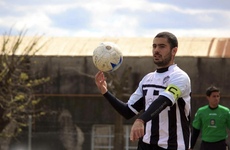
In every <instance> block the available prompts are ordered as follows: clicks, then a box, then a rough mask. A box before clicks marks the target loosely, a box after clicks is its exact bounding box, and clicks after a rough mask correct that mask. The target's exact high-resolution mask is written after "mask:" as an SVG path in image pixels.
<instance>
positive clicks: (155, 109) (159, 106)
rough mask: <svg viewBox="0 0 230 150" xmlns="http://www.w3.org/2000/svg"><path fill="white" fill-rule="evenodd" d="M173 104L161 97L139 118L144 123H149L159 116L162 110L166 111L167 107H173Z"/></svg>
mask: <svg viewBox="0 0 230 150" xmlns="http://www.w3.org/2000/svg"><path fill="white" fill-rule="evenodd" d="M171 105H172V102H171V101H170V100H169V99H168V98H167V97H165V96H159V97H158V98H157V99H156V100H155V101H154V102H152V104H151V105H150V106H149V108H148V109H147V110H146V111H145V112H144V113H143V114H142V115H141V116H140V117H139V118H140V119H142V120H143V121H144V122H148V121H149V120H151V119H153V118H154V117H155V116H157V115H158V114H159V113H160V112H161V111H162V110H164V109H165V108H166V107H167V106H171Z"/></svg>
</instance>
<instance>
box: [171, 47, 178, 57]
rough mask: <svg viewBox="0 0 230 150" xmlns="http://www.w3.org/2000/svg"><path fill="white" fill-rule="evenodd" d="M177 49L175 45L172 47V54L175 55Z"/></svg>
mask: <svg viewBox="0 0 230 150" xmlns="http://www.w3.org/2000/svg"><path fill="white" fill-rule="evenodd" d="M177 49H178V48H177V47H174V48H173V49H172V54H173V55H176V52H177Z"/></svg>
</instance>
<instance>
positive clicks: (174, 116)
mask: <svg viewBox="0 0 230 150" xmlns="http://www.w3.org/2000/svg"><path fill="white" fill-rule="evenodd" d="M159 95H162V96H165V97H167V98H168V99H170V100H171V101H172V106H167V107H166V108H165V109H164V110H163V111H161V112H160V114H159V115H158V116H156V117H154V119H152V120H150V121H148V122H147V123H146V124H145V135H144V136H143V139H142V140H143V142H145V143H147V144H157V145H158V146H159V147H162V148H165V149H173V150H185V149H188V147H189V141H190V128H189V124H190V109H191V106H190V100H191V83H190V78H189V76H188V75H187V73H185V72H184V71H183V70H181V69H180V68H179V67H178V66H177V65H176V64H174V65H171V66H170V67H169V68H167V69H166V70H164V71H161V72H160V71H159V70H156V71H155V72H151V73H149V74H147V75H146V76H144V78H143V79H142V80H141V81H140V83H139V86H138V88H137V89H136V91H135V92H134V93H133V94H132V95H131V96H130V99H129V101H128V106H129V108H130V109H131V110H132V111H133V112H134V113H135V114H139V113H140V112H141V111H142V110H143V111H145V110H147V109H148V107H149V106H150V105H151V103H152V102H153V101H155V100H156V99H157V98H158V96H159Z"/></svg>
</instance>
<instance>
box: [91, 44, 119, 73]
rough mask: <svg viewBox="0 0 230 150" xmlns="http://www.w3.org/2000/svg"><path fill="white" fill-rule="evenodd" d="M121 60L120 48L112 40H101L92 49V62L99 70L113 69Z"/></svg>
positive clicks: (107, 70)
mask: <svg viewBox="0 0 230 150" xmlns="http://www.w3.org/2000/svg"><path fill="white" fill-rule="evenodd" d="M122 61H123V55H122V53H121V50H120V48H119V47H118V45H117V44H115V43H113V42H103V43H101V44H100V45H99V46H98V47H97V48H96V49H95V50H94V51H93V63H94V65H95V66H96V67H97V69H98V70H100V71H103V72H112V71H115V70H117V69H118V68H119V67H120V65H121V64H122Z"/></svg>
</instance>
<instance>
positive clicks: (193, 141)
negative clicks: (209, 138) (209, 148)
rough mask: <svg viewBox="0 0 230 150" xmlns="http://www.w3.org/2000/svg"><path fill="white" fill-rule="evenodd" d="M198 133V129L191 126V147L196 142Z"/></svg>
mask: <svg viewBox="0 0 230 150" xmlns="http://www.w3.org/2000/svg"><path fill="white" fill-rule="evenodd" d="M199 134H200V130H198V129H196V128H192V137H191V149H193V148H194V146H195V144H196V140H197V138H198V136H199Z"/></svg>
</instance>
